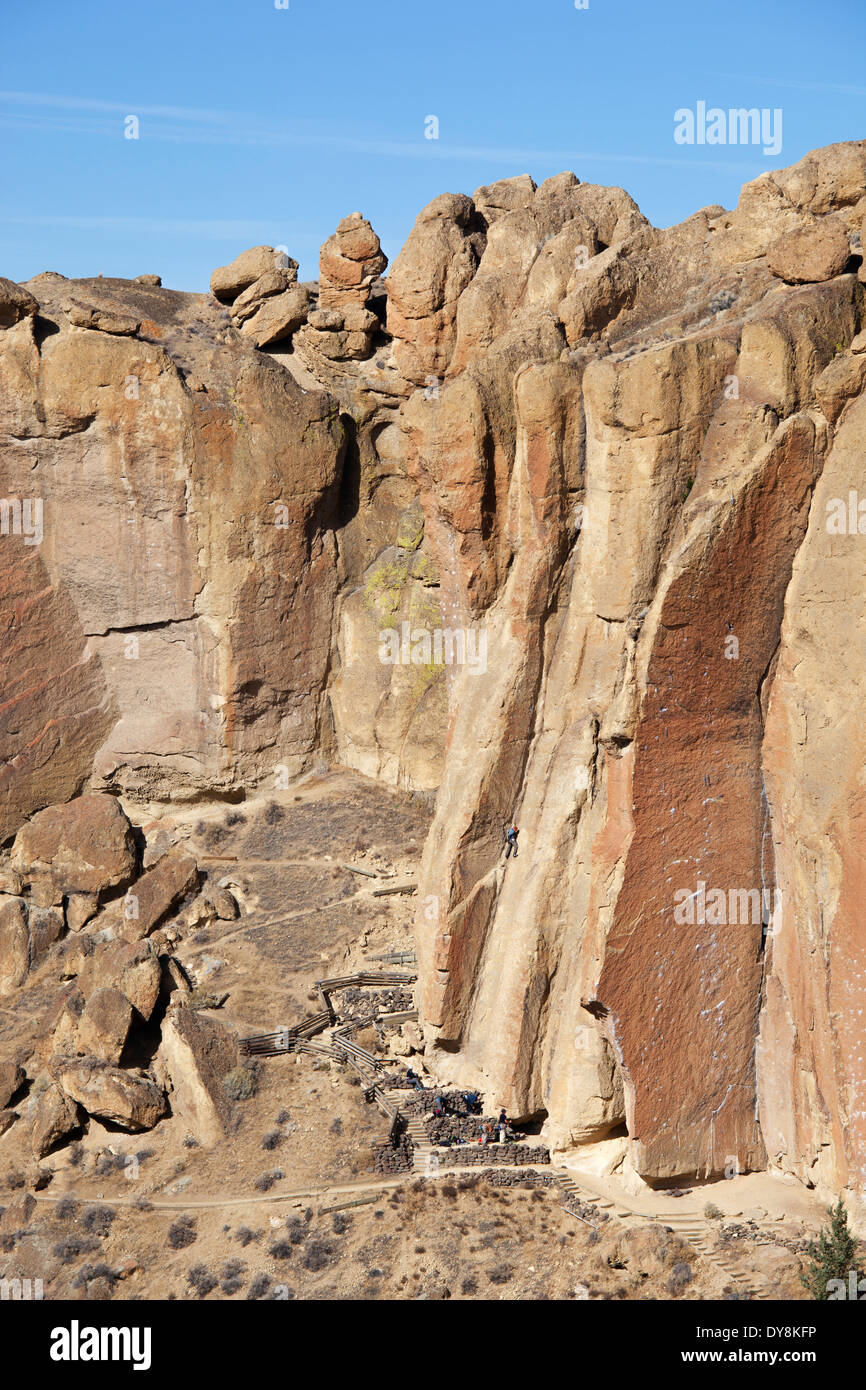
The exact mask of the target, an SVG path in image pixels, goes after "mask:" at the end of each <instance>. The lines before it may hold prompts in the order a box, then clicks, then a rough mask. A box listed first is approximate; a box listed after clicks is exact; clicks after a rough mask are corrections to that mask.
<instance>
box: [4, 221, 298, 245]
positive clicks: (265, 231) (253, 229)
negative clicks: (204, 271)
mask: <svg viewBox="0 0 866 1390" xmlns="http://www.w3.org/2000/svg"><path fill="white" fill-rule="evenodd" d="M0 226H6V227H15V226H19V227H64V228H67V229H68V230H70V231H85V232H87V231H94V232H103V231H104V232H137V233H141V232H144V233H147V234H152V235H154V236H177V237H190V238H196V239H198V240H205V241H229V240H234V239H237V238H249V239H250V240H251V241H256V240H257V239H260V240H262V241H264V240H266V239H267V238H268V237H270V236H273V235H274V234H275V228H280V229H281V231H280V234H281V236H286V235H288V236H291V239H292V245H293V246H310V247H312V248H313V249H314V250H316V251H318V249H319V242H318V239H317V238H316V237H315V236H314V235H313V234H312V232H298V231H297V230H295V229H293V228H292V227H286V225H285V222H284V220H283V219H282V218H279V217H273V218H259V219H255V220H252V219H246V220H240V219H231V218H222V219H221V218H205V217H201V218H184V217H72V216H68V215H66V214H61V213H57V214H51V215H49V216H35V217H34V216H20V217H7V216H4V215H3V214H0Z"/></svg>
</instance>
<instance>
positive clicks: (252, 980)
mask: <svg viewBox="0 0 866 1390" xmlns="http://www.w3.org/2000/svg"><path fill="white" fill-rule="evenodd" d="M128 809H129V813H130V816H131V818H132V819H133V820H135V821H136V823H143V824H144V830H145V834H146V836H147V838H148V840H149V841H154V840H156V839H157V838H158V837H159V836H165V835H168V836H170V837H172V838H179V839H181V840H184V841H185V842H186V843H187V844H188V846H189V848H190V849H191V851H192V852H193V853H194V854H195V855H196V856H197V858H198V861H199V864H200V867H201V869H202V870H203V871H205V872H206V873H207V874H208V875H209V877H210V878H211V879H213V880H214V881H216V882H222V883H224V884H227V885H228V886H229V887H230V888H231V890H232V891H233V892H234V893H235V894H236V896H237V897H238V899H239V901H240V903H241V905H242V910H241V916H240V917H239V918H238V919H236V920H234V921H219V922H216V923H213V924H212V925H209V926H207V927H204V928H202V929H200V930H197V931H196V930H194V931H192V932H191V933H190V934H189V935H188V936H186V937H184V938H183V939H182V940H181V942H180V943H179V945H178V947H177V951H176V955H177V958H178V959H179V960H180V961H181V962H182V963H183V965H184V966H185V967H186V969H187V970H188V971H189V972H190V974H191V976H192V977H193V978H194V980H195V982H196V984H197V985H198V986H200V987H202V988H206V989H208V990H212V991H214V992H215V993H218V994H221V993H227V995H228V998H227V999H226V1001H225V1003H224V1004H223V1005H222V1007H221V1009H220V1010H219V1013H220V1015H221V1016H222V1017H223V1018H225V1019H226V1020H227V1021H228V1022H229V1023H231V1024H232V1025H234V1026H235V1027H236V1028H237V1030H238V1032H239V1033H240V1034H241V1036H249V1035H251V1034H255V1033H261V1032H267V1031H271V1030H273V1029H277V1028H280V1027H283V1026H286V1025H290V1024H292V1023H295V1022H298V1021H299V1020H300V1019H301V1018H302V1017H303V1016H304V1015H305V1014H309V1013H314V1012H317V1010H318V1007H319V1005H318V1003H317V996H316V995H315V992H314V982H315V981H316V980H317V979H319V978H321V977H323V976H327V975H334V974H343V973H347V972H348V971H349V970H351V969H356V968H357V967H358V966H359V965H361V964H362V963H364V964H365V968H369V969H373V970H376V969H388V968H391V969H393V968H394V967H388V966H383V965H381V964H380V963H377V962H374V961H371V960H370V957H371V956H375V955H380V954H383V953H386V952H393V951H401V950H402V951H407V950H408V951H411V950H413V949H414V941H413V937H412V928H411V920H412V913H413V906H414V904H413V899H412V898H411V897H404V896H397V895H395V896H391V897H383V898H374V897H373V896H372V889H373V888H375V887H377V886H382V885H383V883H385V884H386V883H388V882H390V879H389V878H388V877H386V876H393V879H394V882H395V883H399V882H403V881H404V880H411V879H413V878H414V877H415V875H416V872H417V866H418V861H419V859H420V854H421V849H422V846H423V842H424V837H425V834H426V830H427V825H428V822H429V809H428V807H427V805H426V804H425V803H424V801H423V799H418V800H413V799H411V798H409V797H405V796H401V795H398V794H395V793H390V792H388V791H386V790H384V789H383V788H382V787H380V786H377V785H376V784H374V783H372V782H369V781H367V780H366V779H364V778H361V777H358V776H355V775H352V774H347V773H335V774H327V775H321V776H318V777H312V778H306V779H304V781H303V782H302V783H300V784H298V785H296V786H294V787H292V788H290V789H288V790H287V791H285V792H281V793H277V794H275V795H274V796H272V797H270V798H262V799H260V800H256V801H251V802H247V803H245V804H243V805H242V806H238V807H227V806H225V805H219V806H208V807H206V808H202V807H192V808H186V809H184V810H183V811H173V813H172V815H171V816H170V817H169V816H166V815H165V814H162V815H160V817H159V820H158V822H157V821H156V820H155V819H154V817H153V816H152V815H151V817H150V818H148V817H147V816H142V814H141V811H140V809H138V808H135V807H129V808H128ZM152 810H153V808H151V811H152ZM345 862H351V863H353V864H355V865H356V866H361V867H366V868H368V869H369V870H371V871H374V872H376V873H377V874H378V875H380V877H379V879H378V880H374V879H372V878H369V877H365V876H363V875H358V874H353V873H352V872H351V871H349V870H347V869H346V868H344V867H343V865H344V863H345ZM61 984H62V981H61V980H60V978H59V976H58V973H57V968H56V962H54V960H53V958H52V956H51V955H49V956H48V957H47V959H46V961H45V962H44V963H43V965H42V966H41V967H40V968H39V970H38V971H36V972H35V974H34V976H33V977H32V980H31V982H30V983H29V984H28V986H27V987H26V988H25V989H23V990H21V991H20V992H19V994H18V995H16V996H14V997H13V998H12V999H11V1001H7V1006H6V1007H4V1008H3V1009H2V1011H0V1055H2V1056H9V1055H12V1054H13V1053H15V1052H21V1051H22V1050H24V1051H26V1049H27V1047H28V1045H29V1043H30V1041H31V1040H32V1038H33V1036H34V1035H35V1031H36V1029H37V1028H38V1023H39V1019H40V1016H41V1014H42V1013H43V1011H44V1009H45V1008H46V1007H47V1005H48V1004H49V1003H50V1001H51V999H52V998H54V997H55V995H56V993H57V991H58V989H59V988H60V987H61ZM368 1031H370V1032H371V1031H372V1030H368ZM367 1041H368V1043H369V1041H370V1039H367ZM417 1061H418V1059H417V1058H416V1064H417ZM256 1079H257V1089H256V1091H255V1094H254V1095H252V1096H251V1097H250V1098H248V1099H246V1100H243V1101H238V1102H236V1103H235V1104H234V1107H233V1111H232V1115H231V1120H230V1123H229V1125H228V1131H229V1132H228V1133H227V1134H226V1136H225V1138H224V1139H223V1140H222V1141H221V1142H220V1143H218V1144H217V1145H216V1147H213V1148H211V1149H205V1148H203V1147H201V1146H200V1145H199V1144H197V1143H196V1141H195V1139H194V1138H193V1137H192V1136H191V1135H189V1134H188V1133H187V1132H186V1129H185V1126H184V1124H183V1121H182V1120H181V1118H180V1117H179V1116H177V1115H174V1116H170V1117H169V1118H167V1119H166V1120H164V1121H162V1122H161V1123H159V1124H158V1125H156V1127H155V1128H154V1129H152V1130H151V1131H149V1132H147V1133H144V1134H128V1133H124V1132H122V1131H120V1130H118V1129H115V1128H112V1127H110V1126H104V1125H102V1124H100V1123H98V1122H97V1121H95V1120H93V1119H91V1120H90V1121H89V1122H88V1127H87V1131H86V1132H85V1133H83V1134H82V1135H81V1137H80V1139H79V1140H78V1141H77V1142H75V1143H74V1144H72V1145H66V1146H65V1147H62V1148H60V1149H58V1150H57V1151H55V1152H53V1153H51V1154H49V1155H48V1157H46V1158H44V1159H42V1160H41V1161H40V1162H39V1163H36V1162H35V1161H34V1160H33V1157H32V1155H31V1153H30V1150H29V1146H28V1136H27V1125H26V1123H25V1122H24V1120H23V1118H19V1120H18V1121H16V1123H14V1124H13V1125H12V1127H11V1128H10V1130H9V1131H8V1132H7V1133H6V1134H5V1135H4V1136H2V1137H0V1207H5V1208H7V1211H6V1213H5V1215H4V1216H2V1218H0V1278H2V1277H6V1278H16V1277H17V1278H30V1279H41V1280H42V1281H43V1288H44V1296H45V1297H46V1298H49V1299H56V1298H79V1299H80V1298H96V1299H105V1298H117V1299H186V1298H202V1297H203V1298H210V1299H233V1298H235V1299H251V1298H268V1299H286V1298H299V1299H418V1298H423V1299H441V1298H458V1299H470V1300H471V1299H595V1298H604V1299H612V1298H614V1299H635V1298H641V1299H646V1298H651V1299H671V1298H684V1299H707V1298H709V1299H724V1298H736V1297H742V1296H743V1294H742V1291H741V1288H742V1286H741V1285H740V1284H738V1283H737V1282H736V1281H735V1280H732V1279H731V1278H730V1276H729V1274H728V1273H726V1272H725V1270H722V1269H721V1268H720V1267H719V1265H718V1264H717V1263H716V1261H714V1260H713V1259H712V1258H708V1257H706V1256H705V1255H704V1254H703V1253H701V1252H699V1251H697V1250H696V1249H695V1247H694V1246H693V1245H691V1244H690V1243H689V1242H688V1241H687V1240H684V1239H683V1238H681V1236H680V1235H678V1234H677V1233H676V1232H675V1231H673V1230H671V1229H666V1227H665V1226H664V1224H663V1223H661V1222H656V1223H651V1224H642V1225H637V1224H635V1225H630V1224H629V1223H624V1222H622V1221H620V1220H617V1219H616V1218H614V1217H610V1216H609V1217H608V1218H607V1219H604V1218H603V1217H602V1216H601V1215H599V1214H598V1213H590V1217H589V1220H580V1219H579V1218H578V1217H577V1216H575V1215H574V1214H572V1213H570V1212H568V1211H567V1210H565V1209H564V1208H563V1206H562V1197H561V1193H560V1191H559V1189H558V1187H556V1186H547V1187H535V1188H531V1187H529V1186H519V1187H509V1188H497V1187H494V1186H492V1185H491V1184H490V1183H489V1182H488V1181H487V1180H485V1179H484V1178H483V1177H482V1178H479V1177H478V1176H477V1175H476V1174H474V1173H471V1172H469V1173H467V1172H465V1171H462V1172H459V1173H457V1174H453V1175H452V1174H449V1173H448V1172H442V1173H440V1175H439V1177H438V1178H437V1179H418V1178H415V1177H414V1176H413V1175H406V1176H405V1177H403V1176H399V1177H392V1178H382V1177H380V1176H378V1175H376V1174H375V1173H374V1172H373V1162H372V1151H371V1147H370V1145H371V1141H374V1140H381V1139H382V1138H384V1136H385V1133H386V1131H387V1121H386V1119H385V1117H384V1116H383V1115H382V1114H381V1113H380V1112H379V1111H378V1110H377V1109H376V1108H375V1106H373V1105H369V1104H367V1103H366V1102H365V1100H364V1095H363V1089H362V1087H361V1086H360V1085H359V1084H358V1078H357V1076H356V1075H355V1074H354V1073H353V1072H352V1071H351V1070H350V1069H349V1068H347V1067H343V1066H341V1065H339V1064H337V1063H336V1062H332V1061H327V1060H324V1059H317V1058H314V1057H312V1056H309V1055H296V1056H295V1055H292V1056H284V1057H274V1058H268V1059H263V1060H261V1061H259V1062H258V1064H257V1078H256ZM24 1107H26V1100H25V1102H24V1106H23V1107H22V1106H21V1105H19V1107H18V1108H19V1110H23V1109H24ZM27 1192H31V1193H35V1194H36V1198H37V1204H36V1207H35V1209H34V1210H32V1211H30V1212H29V1213H28V1212H25V1211H24V1210H23V1209H19V1207H18V1206H17V1205H16V1203H18V1202H20V1199H21V1198H22V1197H23V1196H24V1195H25V1194H26V1193H27ZM708 1200H711V1197H710V1198H708ZM16 1212H18V1213H19V1215H16ZM727 1224H728V1225H729V1226H734V1227H736V1225H737V1223H736V1222H728V1223H727ZM724 1227H725V1223H722V1222H720V1223H719V1225H718V1233H723V1231H724ZM805 1234H806V1228H805V1227H804V1226H803V1225H802V1224H800V1225H798V1224H797V1223H796V1222H795V1223H790V1224H789V1226H786V1227H785V1230H784V1232H780V1233H779V1234H777V1235H776V1236H774V1237H773V1241H772V1243H769V1242H768V1240H767V1238H766V1236H765V1235H761V1234H760V1233H757V1232H754V1231H751V1230H750V1229H749V1228H748V1227H747V1226H743V1225H742V1223H741V1224H740V1226H739V1230H738V1231H736V1232H735V1234H734V1235H733V1236H731V1235H728V1236H727V1237H726V1236H724V1234H720V1235H719V1241H718V1243H719V1247H720V1249H722V1248H723V1249H724V1251H725V1259H726V1260H727V1262H728V1268H730V1267H731V1266H732V1265H733V1267H735V1268H737V1269H741V1270H742V1271H744V1272H746V1273H748V1271H749V1270H756V1271H761V1272H762V1273H763V1275H764V1281H765V1287H766V1282H767V1280H769V1281H770V1286H771V1287H772V1289H773V1290H776V1291H777V1292H775V1293H774V1296H776V1297H780V1298H797V1297H800V1296H802V1295H803V1291H802V1289H801V1288H800V1286H799V1282H798V1277H797V1276H798V1273H799V1270H800V1266H801V1261H800V1258H799V1255H798V1246H800V1245H801V1244H802V1239H803V1237H804V1235H805Z"/></svg>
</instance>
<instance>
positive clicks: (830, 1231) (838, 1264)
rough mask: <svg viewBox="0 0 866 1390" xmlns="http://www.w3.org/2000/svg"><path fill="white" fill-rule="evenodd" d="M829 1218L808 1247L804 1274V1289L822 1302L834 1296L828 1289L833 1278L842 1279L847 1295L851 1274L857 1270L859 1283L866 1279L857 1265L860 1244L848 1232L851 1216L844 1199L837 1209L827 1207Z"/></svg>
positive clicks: (838, 1203) (801, 1281) (840, 1200)
mask: <svg viewBox="0 0 866 1390" xmlns="http://www.w3.org/2000/svg"><path fill="white" fill-rule="evenodd" d="M827 1215H828V1217H829V1218H830V1219H829V1221H828V1223H827V1225H826V1226H822V1228H821V1230H820V1231H819V1232H818V1239H817V1240H810V1241H809V1244H808V1245H807V1246H806V1254H807V1255H808V1256H809V1264H808V1266H807V1268H806V1272H805V1274H801V1275H800V1283H801V1284H802V1285H803V1288H804V1289H808V1291H809V1294H810V1296H811V1297H812V1298H814V1299H818V1300H826V1299H832V1298H833V1297H834V1293H833V1292H828V1289H827V1285H828V1283H829V1282H830V1281H831V1280H832V1279H840V1280H841V1281H842V1283H843V1284H844V1285H845V1289H846V1293H847V1289H848V1275H849V1273H850V1272H851V1271H852V1270H853V1271H854V1273H855V1275H856V1279H857V1282H859V1281H860V1279H862V1277H863V1271H862V1270H861V1269H859V1268H858V1267H857V1265H856V1264H855V1256H856V1254H857V1242H856V1241H855V1239H854V1237H853V1236H852V1234H851V1232H850V1231H849V1230H848V1213H847V1212H846V1210H845V1208H844V1207H843V1205H842V1198H841V1197H840V1198H839V1200H838V1202H837V1203H836V1205H835V1207H828V1208H827Z"/></svg>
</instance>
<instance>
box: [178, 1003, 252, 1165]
mask: <svg viewBox="0 0 866 1390" xmlns="http://www.w3.org/2000/svg"><path fill="white" fill-rule="evenodd" d="M159 1055H160V1061H161V1065H162V1066H163V1067H164V1068H165V1071H166V1073H167V1075H168V1077H169V1080H170V1083H171V1087H172V1110H173V1112H174V1113H175V1114H177V1115H180V1116H181V1117H182V1118H183V1121H184V1124H185V1125H186V1127H187V1129H188V1131H189V1133H190V1134H191V1135H193V1137H194V1138H196V1139H198V1141H199V1143H200V1144H203V1145H204V1146H205V1147H208V1148H209V1147H211V1146H212V1145H213V1144H216V1143H218V1142H219V1140H220V1139H221V1138H222V1137H223V1135H224V1134H225V1125H226V1122H227V1120H228V1118H229V1115H230V1111H231V1105H230V1103H229V1100H228V1096H227V1095H226V1092H225V1089H224V1087H223V1084H222V1083H223V1079H224V1077H225V1076H227V1075H228V1073H229V1072H230V1071H233V1070H234V1069H235V1068H236V1067H237V1066H238V1063H239V1061H240V1052H239V1048H238V1039H237V1034H236V1033H235V1032H234V1031H233V1030H232V1029H231V1028H229V1027H228V1026H227V1025H226V1024H224V1023H222V1022H220V1021H219V1020H217V1019H214V1018H210V1017H209V1016H207V1015H205V1014H198V1013H196V1012H195V1011H194V1010H193V1009H179V1010H173V1011H172V1012H171V1014H170V1015H169V1016H168V1017H167V1018H166V1020H165V1023H164V1024H163V1029H162V1043H161V1046H160V1054H159Z"/></svg>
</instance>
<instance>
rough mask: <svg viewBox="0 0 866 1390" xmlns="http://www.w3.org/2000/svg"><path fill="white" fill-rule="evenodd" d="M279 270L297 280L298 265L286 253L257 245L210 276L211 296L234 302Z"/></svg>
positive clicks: (219, 267) (271, 247) (218, 268)
mask: <svg viewBox="0 0 866 1390" xmlns="http://www.w3.org/2000/svg"><path fill="white" fill-rule="evenodd" d="M275 270H285V271H286V272H287V273H288V274H290V275H294V277H295V279H297V274H298V263H297V261H293V260H292V259H291V257H290V256H287V255H285V253H284V252H282V251H275V250H274V248H273V246H253V247H251V248H250V250H249V251H242V252H241V254H240V255H239V256H236V257H235V259H234V260H233V261H232V262H231V264H230V265H221V266H218V267H217V269H216V270H215V271H214V273H213V275H212V276H211V277H210V288H211V293H212V294H214V295H215V296H216V298H217V299H221V300H224V301H228V302H231V301H233V300H235V299H236V298H237V297H238V295H240V294H241V292H242V291H243V290H246V289H248V288H249V286H250V285H253V284H255V283H256V281H258V280H261V279H262V277H263V276H266V275H270V274H271V272H272V271H275Z"/></svg>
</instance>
